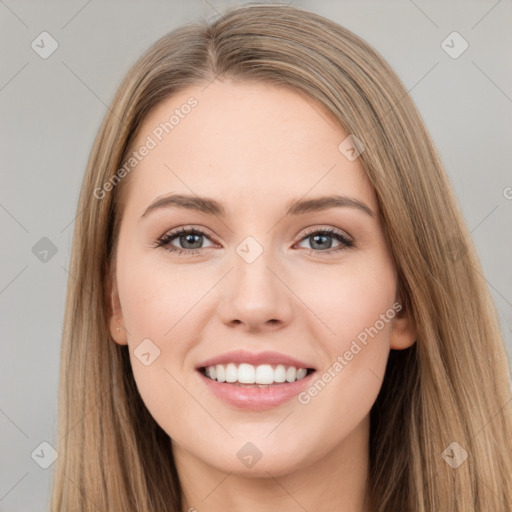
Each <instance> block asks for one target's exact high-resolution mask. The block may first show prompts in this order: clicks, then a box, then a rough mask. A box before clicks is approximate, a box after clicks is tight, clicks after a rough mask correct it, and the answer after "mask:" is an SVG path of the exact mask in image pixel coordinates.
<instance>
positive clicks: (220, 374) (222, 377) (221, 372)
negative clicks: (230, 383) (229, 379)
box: [209, 364, 226, 382]
mask: <svg viewBox="0 0 512 512" xmlns="http://www.w3.org/2000/svg"><path fill="white" fill-rule="evenodd" d="M209 368H212V367H211V366H209ZM215 372H216V373H217V377H216V378H217V380H218V381H219V382H225V381H226V369H225V368H224V366H222V365H221V364H218V365H217V366H215Z"/></svg>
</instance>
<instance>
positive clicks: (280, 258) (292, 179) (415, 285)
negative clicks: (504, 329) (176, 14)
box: [51, 5, 512, 512]
mask: <svg viewBox="0 0 512 512" xmlns="http://www.w3.org/2000/svg"><path fill="white" fill-rule="evenodd" d="M78 212H81V214H80V215H79V216H78V218H77V221H76V226H75V234H74V245H73V252H72V258H71V269H70V274H71V275H72V276H74V277H75V279H72V280H70V281H69V285H68V286H69V288H68V299H67V309H66V318H65V326H66V327H65V331H64V337H63V350H62V360H61V383H60V386H61V387H60V389H61V394H60V416H59V432H60V436H59V444H58V453H59V458H58V460H57V465H56V474H55V482H54V489H53V496H52V505H51V507H52V510H53V511H55V512H56V511H64V510H80V511H86V510H97V509H99V510H115V511H129V510H130V511H132V510H137V511H148V512H149V511H156V510H162V511H163V510H168V511H183V510H199V511H200V510H209V511H216V510H239V509H244V510H285V511H287V510H298V509H303V510H316V511H323V510H340V511H372V512H373V511H408V510H411V511H423V512H434V511H439V510H443V511H455V510H457V511H469V510H478V511H482V510H489V511H491V510H492V511H505V510H508V509H509V507H510V506H511V505H512V457H511V452H512V419H511V402H510V380H509V379H510V375H509V372H508V364H507V363H508V361H507V354H506V352H505V348H504V343H503V338H502V336H501V333H500V330H499V326H498V322H497V317H496V312H495V309H494V306H493V304H492V301H491V298H490V295H489V293H488V290H487V288H486V286H485V281H484V280H483V278H482V277H481V267H480V263H479V261H478V258H477V255H476V252H475V249H474V247H473V244H472V241H471V239H470V237H469V234H468V230H467V228H466V227H465V225H464V222H463V220H462V216H461V214H460V211H459V209H458V207H457V204H456V200H455V198H454V196H453V194H452V192H451V189H450V186H449V184H448V181H447V178H446V176H445V173H444V171H443V167H442V163H441V162H440V159H439V157H438V155H437V153H436V150H435V148H434V146H433V143H432V141H431V139H430V137H429V135H428V133H427V132H426V129H425V127H424V124H423V122H422V120H421V118H420V116H419V114H418V112H417V110H416V108H415V106H414V105H413V102H412V100H411V99H410V97H409V96H408V95H407V91H406V90H405V88H404V86H403V85H402V84H401V82H400V81H399V79H398V78H397V76H396V75H395V74H394V72H393V71H392V70H391V69H390V67H389V66H388V65H387V64H386V63H385V62H384V60H383V59H382V57H381V56H379V55H378V54H377V53H376V52H375V50H373V49H372V48H371V47H369V46H368V44H367V43H365V42H364V41H362V40H361V39H360V38H358V37H357V36H355V35H354V34H352V33H351V32H349V31H348V30H346V29H344V28H342V27H340V26H339V25H337V24H335V23H333V22H331V21H329V20H327V19H325V18H322V17H320V16H318V15H315V14H313V13H310V12H307V11H304V10H300V9H297V8H293V7H288V6H284V5H247V6H245V7H240V8H237V9H232V10H230V11H228V12H226V13H225V15H224V16H222V17H221V18H220V19H218V20H216V21H214V22H212V23H211V24H209V25H207V26H203V25H199V24H190V25H187V26H185V27H182V28H180V29H178V30H175V31H173V32H171V33H170V34H168V35H166V36H164V37H163V38H161V39H160V40H159V41H157V42H156V43H155V45H153V47H152V48H150V49H149V50H148V51H147V52H146V53H145V55H143V56H142V57H141V58H140V59H139V60H138V62H137V63H136V64H135V65H134V66H133V68H132V69H131V70H130V72H129V73H128V74H127V76H126V78H125V79H124V81H123V83H122V84H121V86H120V88H119V90H118V92H117V94H116V96H115V98H114V101H113V103H112V106H111V108H110V110H109V112H108V113H107V114H106V117H105V119H104V121H103V124H102V126H101V128H100V130H99V133H98V136H97V138H96V141H95V143H94V147H93V149H92V153H91V156H90V160H89V163H88V167H87V170H86V175H85V178H84V182H83V186H82V191H81V196H80V201H79V205H78ZM188 244H192V246H189V245H188ZM333 244H334V245H333Z"/></svg>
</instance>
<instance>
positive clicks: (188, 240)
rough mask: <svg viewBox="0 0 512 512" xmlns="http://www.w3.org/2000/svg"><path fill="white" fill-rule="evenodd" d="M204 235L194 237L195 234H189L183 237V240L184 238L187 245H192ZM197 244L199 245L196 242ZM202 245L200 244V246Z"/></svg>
mask: <svg viewBox="0 0 512 512" xmlns="http://www.w3.org/2000/svg"><path fill="white" fill-rule="evenodd" d="M201 236H202V235H194V234H193V233H189V234H187V235H184V236H182V239H183V238H184V239H185V245H186V244H187V243H191V244H194V238H196V237H197V238H200V237H201ZM195 243H196V244H197V243H198V242H197V241H196V242H195ZM199 245H200V244H199ZM197 248H198V247H192V249H197Z"/></svg>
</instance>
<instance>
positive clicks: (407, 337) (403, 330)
mask: <svg viewBox="0 0 512 512" xmlns="http://www.w3.org/2000/svg"><path fill="white" fill-rule="evenodd" d="M416 337H417V333H416V326H415V325H414V321H413V320H412V318H411V315H410V314H409V312H408V311H406V310H403V309H402V310H400V311H398V313H397V314H396V316H395V318H394V319H393V327H392V331H391V343H390V348H392V349H393V350H404V349H406V348H409V347H411V346H412V345H414V343H415V342H416Z"/></svg>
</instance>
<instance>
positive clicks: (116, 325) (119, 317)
mask: <svg viewBox="0 0 512 512" xmlns="http://www.w3.org/2000/svg"><path fill="white" fill-rule="evenodd" d="M107 294H108V297H109V304H110V310H109V316H110V318H109V330H110V335H111V336H112V339H113V340H114V341H115V342H116V343H118V344H119V345H128V336H127V332H126V329H125V326H124V320H123V312H122V310H121V302H120V300H119V293H118V290H117V282H116V279H115V275H114V277H113V278H111V277H110V276H109V279H108V284H107Z"/></svg>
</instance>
